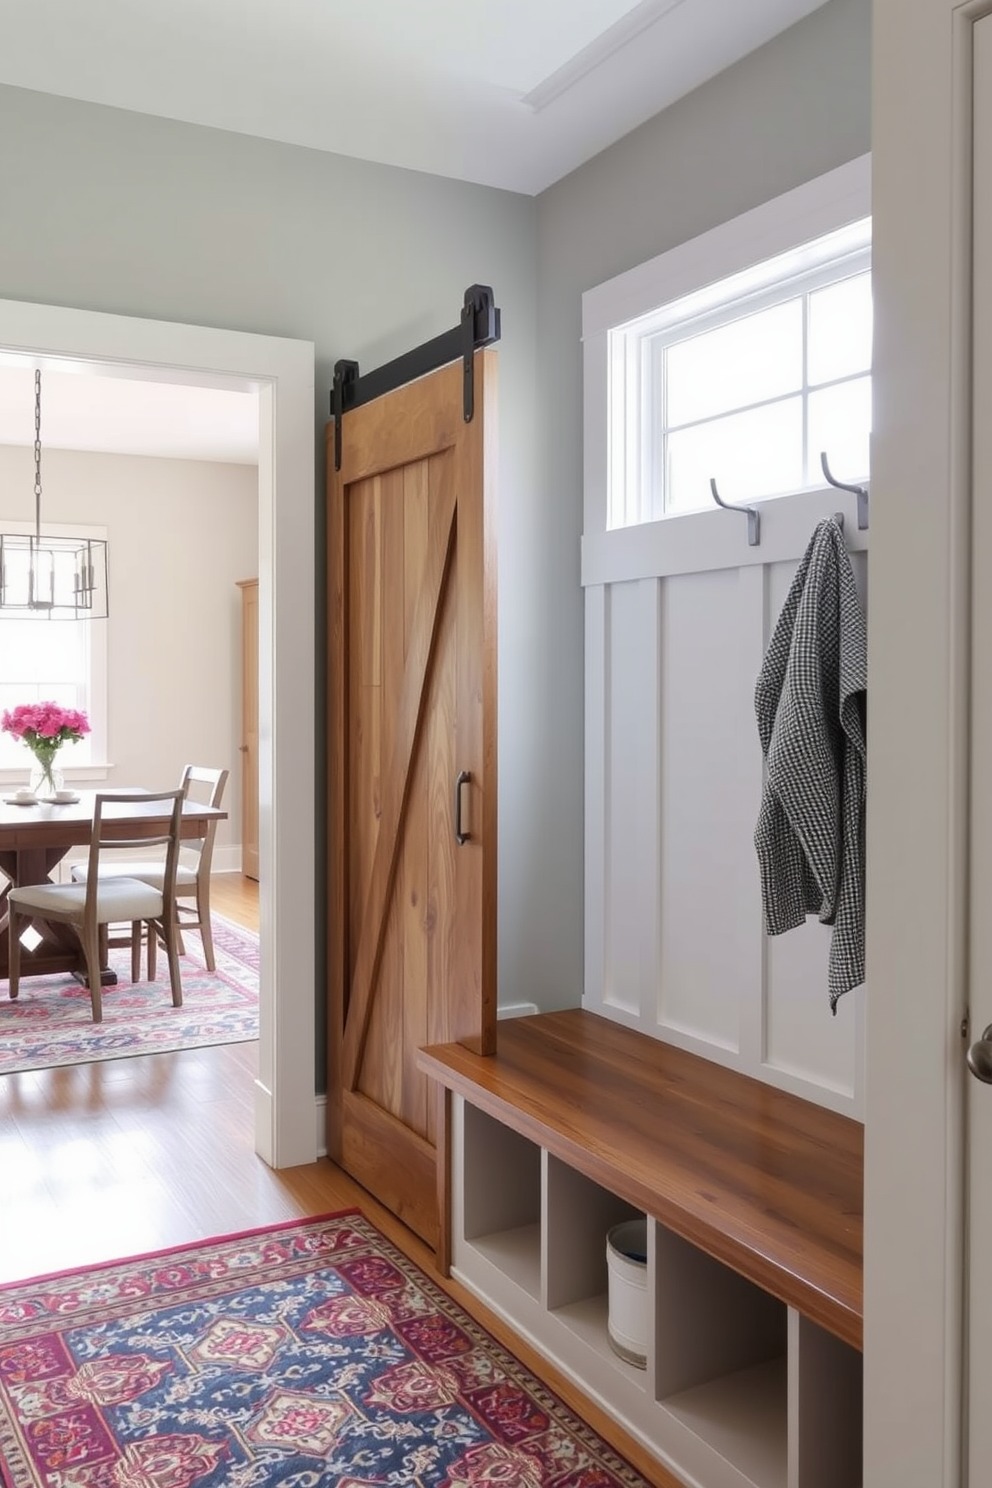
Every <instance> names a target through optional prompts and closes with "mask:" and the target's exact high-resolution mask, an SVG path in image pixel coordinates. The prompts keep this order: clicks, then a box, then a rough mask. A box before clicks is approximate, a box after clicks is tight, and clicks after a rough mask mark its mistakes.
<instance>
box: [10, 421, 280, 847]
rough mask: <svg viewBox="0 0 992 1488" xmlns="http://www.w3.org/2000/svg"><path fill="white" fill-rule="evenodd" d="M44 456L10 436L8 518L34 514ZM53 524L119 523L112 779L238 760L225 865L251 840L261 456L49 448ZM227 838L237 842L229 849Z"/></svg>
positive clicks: (113, 534) (113, 605) (46, 511)
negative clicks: (248, 738)
mask: <svg viewBox="0 0 992 1488" xmlns="http://www.w3.org/2000/svg"><path fill="white" fill-rule="evenodd" d="M33 460H34V455H33V451H32V450H30V449H22V448H14V447H11V446H0V518H5V519H7V520H12V521H28V520H32V519H33V516H34V465H33ZM42 475H43V480H44V498H43V513H42V515H43V521H47V522H52V523H60V524H71V523H73V522H76V523H84V524H92V525H96V526H103V527H106V529H107V534H108V539H109V554H110V618H109V620H108V621H107V622H106V623H107V625H108V627H109V629H108V637H107V640H108V648H107V649H108V658H107V663H108V700H109V716H108V735H109V744H108V753H109V763H110V764H111V765H112V767H113V768H112V769H111V771H110V775H109V777H108V780H107V784H108V786H109V787H111V788H121V787H125V786H129V785H140V786H146V787H149V788H152V787H158V788H162V789H165V788H167V787H171V786H172V785H174V784H177V783H178V781H179V775H180V771H181V770H182V767H183V765H184V764H187V763H196V764H201V765H211V766H226V767H227V768H228V769H230V771H231V781H230V783H229V785H228V794H227V796H226V798H225V801H224V805H225V807H226V809H227V811H228V813H229V816H228V820H227V821H226V822H222V823H221V824H220V827H219V828H218V833H217V848H216V852H217V859H218V866H222V867H227V866H236V863H237V857H236V856H235V854H234V852H233V851H232V850H236V849H237V848H238V847H239V845H240V842H241V803H240V773H239V760H240V755H239V753H238V746H239V744H240V742H241V722H240V719H241V713H240V709H241V593H240V590H239V589H238V588H237V587H236V586H237V581H238V579H246V578H252V577H254V575H255V574H256V573H257V564H258V470H257V467H256V466H254V465H233V464H222V463H220V462H215V461H205V460H202V461H201V460H173V459H160V458H150V457H143V456H134V455H110V454H91V453H83V452H81V451H72V450H55V449H49V450H46V451H45V454H44V464H43V468H42ZM225 849H228V850H227V851H225Z"/></svg>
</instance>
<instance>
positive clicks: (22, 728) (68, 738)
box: [0, 703, 90, 795]
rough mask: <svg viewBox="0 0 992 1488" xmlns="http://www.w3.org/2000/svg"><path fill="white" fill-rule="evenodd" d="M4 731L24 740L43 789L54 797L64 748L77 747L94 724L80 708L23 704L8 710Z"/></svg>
mask: <svg viewBox="0 0 992 1488" xmlns="http://www.w3.org/2000/svg"><path fill="white" fill-rule="evenodd" d="M0 729H2V730H3V732H4V733H5V734H10V735H12V737H13V738H15V739H20V740H22V742H23V743H25V744H26V745H27V746H28V748H29V749H30V751H31V753H32V754H33V755H34V757H35V759H36V760H37V762H38V769H39V772H40V777H41V778H40V781H39V782H38V784H39V785H40V787H41V788H42V789H44V790H46V791H48V793H49V794H51V795H54V793H55V790H56V789H57V782H56V779H55V756H56V755H57V754H58V752H59V750H60V749H61V748H62V745H63V744H68V743H70V742H71V743H76V741H77V740H79V739H81V738H82V737H83V735H84V734H88V733H89V731H90V721H89V719H88V718H87V717H86V714H85V713H81V712H80V711H79V709H78V708H62V707H60V706H59V704H58V703H22V704H21V706H20V707H18V708H10V709H5V711H4V714H3V717H2V718H0Z"/></svg>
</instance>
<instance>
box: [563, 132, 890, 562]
mask: <svg viewBox="0 0 992 1488" xmlns="http://www.w3.org/2000/svg"><path fill="white" fill-rule="evenodd" d="M870 211H871V184H870V162H869V159H868V157H863V158H862V159H860V160H856V161H852V162H850V163H849V164H848V165H846V166H841V167H839V168H838V169H837V170H835V171H832V172H830V174H829V175H827V176H823V177H820V178H819V179H817V180H816V181H811V182H809V183H807V185H805V186H802V187H799V188H797V189H796V190H794V191H791V192H788V193H787V194H786V195H785V196H782V197H778V198H776V199H775V200H774V201H771V202H768V203H766V204H765V205H763V206H761V207H757V208H755V209H754V210H753V211H751V212H747V213H745V214H744V216H742V217H738V218H735V219H734V220H733V221H731V222H727V223H724V224H722V225H721V226H720V227H717V228H714V229H712V230H711V231H710V232H708V233H705V234H703V236H702V237H699V238H695V239H693V240H691V241H689V242H686V243H683V244H680V245H679V246H678V247H675V248H673V249H670V250H669V251H668V252H666V253H663V254H661V255H660V256H659V257H658V258H656V259H652V260H650V261H649V262H648V263H645V264H641V265H639V266H638V267H637V268H635V269H631V270H629V271H627V272H626V273H625V274H621V275H619V276H618V277H617V278H615V279H611V280H608V281H607V282H606V283H604V284H601V285H598V286H597V287H596V288H595V289H592V290H588V291H586V293H585V294H584V295H583V340H584V343H585V354H584V361H585V378H586V416H585V447H586V448H585V472H586V496H585V521H584V530H585V533H586V535H587V536H588V537H591V536H593V535H594V534H596V533H605V532H608V531H610V530H611V529H613V530H615V529H620V528H625V527H631V526H635V525H638V524H644V523H658V522H661V523H662V525H664V522H665V519H667V518H670V517H678V516H681V515H684V514H689V513H694V512H710V511H713V510H714V509H715V508H714V503H713V497H712V494H711V491H710V481H711V479H713V480H716V482H717V486H718V489H719V492H720V495H721V496H722V497H723V498H724V499H725V500H726V501H729V502H732V503H736V504H740V503H742V502H745V501H754V500H764V499H766V498H769V497H781V496H789V495H801V494H802V493H804V492H809V491H812V490H815V489H818V490H823V488H824V486H825V484H826V482H825V480H824V477H823V474H822V471H821V466H820V453H821V451H826V453H827V455H828V458H829V461H830V466H831V469H832V470H833V471H834V473H835V474H836V475H837V476H838V477H840V478H841V479H844V480H849V481H855V480H857V481H863V480H866V479H867V478H868V476H869V474H870V471H869V444H870V431H871V339H872V293H871V217H870ZM659 540H660V534H659Z"/></svg>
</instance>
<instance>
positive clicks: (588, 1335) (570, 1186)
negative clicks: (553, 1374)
mask: <svg viewBox="0 0 992 1488" xmlns="http://www.w3.org/2000/svg"><path fill="white" fill-rule="evenodd" d="M546 1161H547V1169H546V1185H545V1204H544V1234H543V1247H542V1249H543V1257H544V1280H545V1285H544V1302H545V1305H546V1307H547V1309H548V1311H549V1313H550V1314H551V1315H552V1317H553V1318H554V1319H555V1320H556V1321H557V1322H558V1323H559V1324H560V1325H561V1326H562V1327H563V1328H566V1329H568V1331H569V1332H571V1333H573V1334H574V1335H575V1338H576V1340H577V1342H578V1343H579V1344H581V1345H582V1346H584V1347H585V1348H586V1349H588V1350H590V1351H591V1352H593V1353H595V1354H597V1355H599V1356H600V1357H601V1358H602V1360H603V1361H604V1363H606V1364H607V1365H608V1366H609V1367H610V1368H613V1369H616V1370H617V1371H618V1372H620V1373H622V1374H623V1375H625V1376H626V1377H627V1379H628V1380H629V1381H630V1382H631V1384H633V1385H634V1386H636V1387H638V1388H640V1389H645V1388H646V1387H647V1382H646V1376H645V1371H644V1370H643V1369H638V1368H637V1367H636V1366H635V1365H633V1364H629V1363H627V1362H626V1360H624V1359H621V1358H620V1356H619V1354H617V1353H616V1352H615V1351H614V1350H613V1349H612V1348H611V1347H610V1340H609V1334H608V1332H607V1321H608V1317H609V1281H608V1276H607V1264H606V1236H607V1234H608V1233H609V1231H610V1230H611V1229H612V1228H613V1226H614V1225H618V1224H621V1223H622V1222H623V1221H624V1220H625V1219H642V1218H643V1217H644V1216H643V1214H642V1213H640V1212H639V1211H638V1210H637V1209H635V1208H634V1206H633V1205H632V1204H628V1203H626V1202H625V1201H624V1200H623V1199H620V1198H617V1196H616V1194H614V1193H610V1191H609V1189H605V1188H601V1187H600V1185H599V1184H598V1183H593V1182H592V1180H591V1179H589V1178H586V1177H585V1175H584V1174H583V1173H579V1172H576V1170H575V1169H574V1168H570V1167H569V1166H568V1165H567V1164H566V1163H562V1162H559V1161H558V1159H557V1158H556V1157H552V1156H551V1155H550V1154H548V1155H547V1157H546Z"/></svg>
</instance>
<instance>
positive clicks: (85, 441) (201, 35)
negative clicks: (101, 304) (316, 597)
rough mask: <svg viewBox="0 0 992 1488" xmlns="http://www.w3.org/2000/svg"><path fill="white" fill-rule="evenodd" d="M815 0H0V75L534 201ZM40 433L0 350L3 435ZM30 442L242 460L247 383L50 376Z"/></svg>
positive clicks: (22, 382) (73, 372) (89, 372)
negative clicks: (239, 387)
mask: <svg viewBox="0 0 992 1488" xmlns="http://www.w3.org/2000/svg"><path fill="white" fill-rule="evenodd" d="M823 3H824V0H419V3H416V4H414V3H413V0H349V3H348V4H345V3H344V0H85V3H80V0H31V3H30V4H27V3H25V0H0V36H2V46H0V82H2V83H9V84H12V85H14V86H17V87H23V88H32V89H35V90H37V91H40V92H45V93H56V94H61V95H64V96H66V97H69V98H80V99H86V100H88V101H90V102H94V103H103V104H109V105H111V106H113V107H116V108H123V109H133V110H136V111H138V112H141V113H149V114H159V115H162V116H163V117H165V118H170V119H182V120H186V121H189V122H191V123H196V124H206V125H213V126H216V127H218V128H221V129H229V130H235V131H238V132H240V133H243V134H251V135H258V136H261V137H263V138H267V139H273V140H282V141H285V142H287V143H290V144H297V145H307V146H311V147H313V148H315V149H320V150H331V151H335V152H337V153H340V154H345V155H353V156H356V157H358V158H360V159H366V160H376V161H381V162H383V163H385V164H389V165H398V166H407V167H410V168H412V169H416V170H423V171H430V172H432V173H435V174H438V175H445V176H452V177H455V178H457V179H462V180H470V181H476V182H479V183H481V184H483V185H488V186H498V187H504V188H507V189H510V190H514V191H521V192H525V193H536V192H539V191H541V190H543V189H544V188H545V187H547V186H548V185H550V184H552V183H553V182H554V181H556V180H558V179H559V178H560V177H562V176H563V175H566V174H567V173H568V172H569V171H571V170H573V169H575V167H577V166H578V165H581V164H582V163H583V162H584V161H585V160H588V159H590V158H591V157H592V156H593V155H595V154H598V152H599V151H600V150H602V149H604V148H605V147H606V146H607V145H609V144H611V143H613V141H615V140H617V139H619V138H620V137H621V136H622V135H624V134H626V133H628V132H629V131H630V130H631V129H633V128H636V126H637V125H638V124H641V123H643V122H644V120H646V119H648V118H650V117H651V116H652V115H654V114H656V113H658V112H659V111H660V110H661V109H663V108H665V107H666V106H667V105H668V104H670V103H672V102H674V101H675V99H676V98H679V97H681V96H682V95H683V94H685V93H688V92H689V91H691V89H693V88H695V87H697V86H698V85H699V84H700V83H702V82H704V81H705V80H706V79H707V78H709V77H712V76H714V75H715V74H716V73H718V72H720V71H722V70H723V68H725V67H728V66H730V65H731V64H732V63H733V62H735V61H737V60H738V59H739V58H740V57H742V56H744V55H746V54H747V53H748V52H750V51H753V50H754V48H755V47H758V46H761V45H762V44H763V43H764V42H765V41H767V40H769V39H770V38H771V37H772V36H774V35H776V34H777V33H778V32H780V31H782V30H784V29H785V28H786V27H788V26H790V25H792V24H793V23H794V22H796V21H798V20H800V19H801V18H802V17H803V16H805V15H808V14H809V13H810V12H811V11H813V10H816V9H817V8H818V7H819V5H821V4H823ZM33 442H34V369H33V364H29V363H25V362H24V360H23V359H22V358H20V357H18V356H15V355H12V354H9V353H8V354H3V353H0V444H13V445H30V444H33ZM42 444H43V447H44V448H50V449H79V450H99V451H112V452H115V453H121V454H140V455H164V456H171V457H173V458H185V459H194V460H230V461H237V462H247V463H254V462H255V461H256V460H257V450H258V408H257V399H256V397H255V395H254V394H253V393H247V392H237V391H231V390H227V389H221V388H190V387H183V386H179V385H175V384H170V383H163V382H161V381H154V382H152V381H142V380H138V379H132V378H131V377H130V374H129V373H127V372H126V371H124V369H116V370H113V369H105V368H104V369H101V368H93V367H87V366H84V365H82V364H79V365H71V364H60V365H59V366H56V367H48V368H46V370H45V372H44V383H43V420H42Z"/></svg>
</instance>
